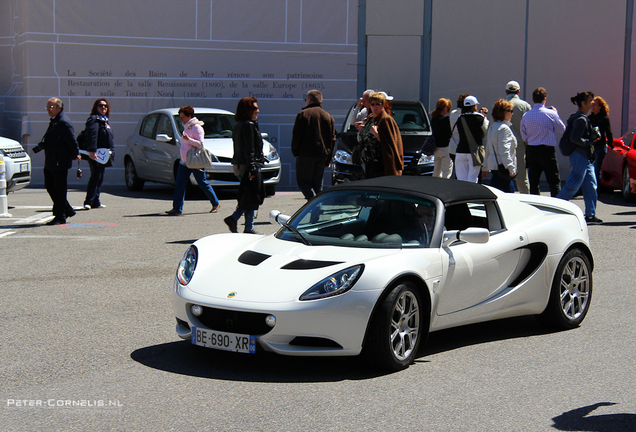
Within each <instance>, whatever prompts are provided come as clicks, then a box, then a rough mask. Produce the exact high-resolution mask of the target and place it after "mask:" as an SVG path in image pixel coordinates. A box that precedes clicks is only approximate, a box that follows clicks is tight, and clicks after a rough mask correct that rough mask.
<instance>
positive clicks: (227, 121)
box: [174, 114, 236, 138]
mask: <svg viewBox="0 0 636 432" xmlns="http://www.w3.org/2000/svg"><path fill="white" fill-rule="evenodd" d="M194 116H195V117H196V118H197V119H199V120H201V121H202V122H203V123H204V124H203V131H204V133H205V138H231V137H232V131H233V130H234V125H235V124H236V121H235V120H234V116H233V115H232V114H195V115H194ZM174 123H175V124H176V125H177V128H178V129H179V135H181V134H182V133H183V123H181V120H180V119H179V115H178V114H177V115H175V116H174Z"/></svg>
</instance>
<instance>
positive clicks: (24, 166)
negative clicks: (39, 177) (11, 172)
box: [20, 163, 29, 172]
mask: <svg viewBox="0 0 636 432" xmlns="http://www.w3.org/2000/svg"><path fill="white" fill-rule="evenodd" d="M28 170H29V164H28V163H23V164H20V172H27V171H28Z"/></svg>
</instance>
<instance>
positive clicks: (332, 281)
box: [300, 264, 364, 300]
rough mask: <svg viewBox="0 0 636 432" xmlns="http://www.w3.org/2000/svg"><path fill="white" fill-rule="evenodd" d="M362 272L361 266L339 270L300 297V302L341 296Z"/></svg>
mask: <svg viewBox="0 0 636 432" xmlns="http://www.w3.org/2000/svg"><path fill="white" fill-rule="evenodd" d="M363 270H364V265H362V264H360V265H357V266H353V267H349V268H348V269H344V270H341V271H339V272H338V273H335V274H333V275H331V276H329V277H328V278H325V279H323V280H321V281H320V282H318V283H317V284H316V285H314V286H312V287H311V288H309V289H308V290H307V291H305V292H304V293H303V295H301V296H300V300H317V299H321V298H326V297H333V296H336V295H340V294H343V293H345V292H347V291H349V290H350V289H351V287H353V285H354V284H355V283H356V281H357V280H358V279H360V276H361V275H362V271H363Z"/></svg>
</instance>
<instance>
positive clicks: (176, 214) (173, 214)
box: [166, 209, 181, 216]
mask: <svg viewBox="0 0 636 432" xmlns="http://www.w3.org/2000/svg"><path fill="white" fill-rule="evenodd" d="M166 214H167V215H170V216H180V215H181V212H180V211H178V210H175V209H172V210H168V211H167V212H166Z"/></svg>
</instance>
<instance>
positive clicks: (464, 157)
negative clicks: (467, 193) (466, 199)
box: [455, 153, 481, 183]
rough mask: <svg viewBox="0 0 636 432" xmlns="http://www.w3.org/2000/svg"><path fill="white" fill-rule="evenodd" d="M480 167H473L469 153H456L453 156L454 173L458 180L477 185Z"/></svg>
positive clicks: (471, 156)
mask: <svg viewBox="0 0 636 432" xmlns="http://www.w3.org/2000/svg"><path fill="white" fill-rule="evenodd" d="M479 171H481V166H473V155H471V154H470V153H457V154H456V155H455V173H456V174H457V179H458V180H464V181H468V182H471V183H477V178H478V177H479Z"/></svg>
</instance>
